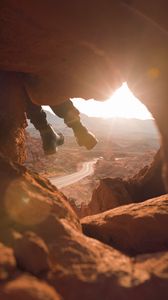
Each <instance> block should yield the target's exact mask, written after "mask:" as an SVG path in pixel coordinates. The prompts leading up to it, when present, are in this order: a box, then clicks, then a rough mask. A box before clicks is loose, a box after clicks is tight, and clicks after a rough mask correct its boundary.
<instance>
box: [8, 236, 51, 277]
mask: <svg viewBox="0 0 168 300" xmlns="http://www.w3.org/2000/svg"><path fill="white" fill-rule="evenodd" d="M14 253H15V256H16V259H17V262H18V265H19V267H20V268H22V269H23V270H26V271H28V272H30V273H32V274H35V275H38V274H40V273H42V272H45V271H47V270H49V267H50V264H49V250H48V247H47V245H46V244H45V243H44V241H43V240H42V239H40V237H39V236H37V235H36V234H35V233H33V232H25V234H24V235H23V236H21V237H18V238H17V239H16V240H15V245H14Z"/></svg>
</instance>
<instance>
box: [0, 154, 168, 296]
mask: <svg viewBox="0 0 168 300" xmlns="http://www.w3.org/2000/svg"><path fill="white" fill-rule="evenodd" d="M0 180H1V185H0V194H1V198H0V199H1V200H0V201H1V210H0V299H1V300H9V299H13V300H14V299H17V300H58V299H65V300H78V299H80V300H86V299H87V300H102V299H103V300H111V299H115V300H127V299H129V300H131V299H136V300H142V299H143V300H159V299H167V298H168V233H167V228H168V226H167V225H168V196H167V195H165V196H162V197H160V198H156V199H151V200H148V201H145V202H143V203H137V204H128V205H125V206H120V207H118V208H115V209H112V210H109V211H107V212H104V213H101V214H99V215H96V216H90V217H86V218H84V219H83V220H82V222H81V223H82V227H83V231H84V233H83V232H82V227H81V224H80V222H79V219H78V217H77V216H76V214H75V213H74V211H73V209H72V208H71V206H70V205H69V203H68V200H67V199H66V198H65V197H64V195H63V194H61V193H60V192H59V191H58V190H57V189H56V188H55V187H53V186H52V185H51V184H50V183H49V181H47V180H46V179H44V178H42V177H39V176H38V175H37V174H35V173H31V172H28V171H27V170H26V169H25V168H24V167H21V166H19V165H17V164H11V163H10V162H8V161H7V160H5V159H3V157H1V158H0ZM86 235H88V236H86ZM98 240H99V241H98Z"/></svg>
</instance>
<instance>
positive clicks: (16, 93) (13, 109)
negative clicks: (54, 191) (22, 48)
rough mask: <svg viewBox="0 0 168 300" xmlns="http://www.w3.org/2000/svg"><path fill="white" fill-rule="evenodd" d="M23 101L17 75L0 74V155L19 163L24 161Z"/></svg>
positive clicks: (22, 93) (24, 123)
mask: <svg viewBox="0 0 168 300" xmlns="http://www.w3.org/2000/svg"><path fill="white" fill-rule="evenodd" d="M23 99H24V91H23V90H22V87H21V86H20V78H19V74H16V73H15V72H13V73H10V74H8V73H6V72H0V153H3V155H4V156H6V157H7V158H8V159H11V160H12V161H16V162H19V163H23V162H24V160H25V148H24V142H25V135H24V128H25V127H26V121H25V115H24V111H25V107H24V101H23Z"/></svg>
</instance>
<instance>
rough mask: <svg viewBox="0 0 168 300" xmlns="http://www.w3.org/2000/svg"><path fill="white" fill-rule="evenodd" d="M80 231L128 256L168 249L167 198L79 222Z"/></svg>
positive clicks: (123, 208) (162, 197) (121, 208)
mask: <svg viewBox="0 0 168 300" xmlns="http://www.w3.org/2000/svg"><path fill="white" fill-rule="evenodd" d="M82 226H83V231H84V233H85V234H87V235H88V236H91V237H94V238H96V239H99V240H100V241H102V242H104V243H107V244H109V245H111V246H113V247H115V248H117V249H120V250H121V251H124V252H126V253H128V254H134V255H135V254H138V253H148V252H149V253H150V252H157V251H163V250H166V249H167V246H168V232H167V230H166V228H167V226H168V196H167V195H165V196H161V197H159V198H154V199H151V200H147V201H145V202H142V203H138V204H130V205H125V206H122V207H118V208H115V209H113V210H109V211H106V212H104V213H102V214H98V215H94V216H90V217H89V216H88V217H86V218H84V219H83V220H82Z"/></svg>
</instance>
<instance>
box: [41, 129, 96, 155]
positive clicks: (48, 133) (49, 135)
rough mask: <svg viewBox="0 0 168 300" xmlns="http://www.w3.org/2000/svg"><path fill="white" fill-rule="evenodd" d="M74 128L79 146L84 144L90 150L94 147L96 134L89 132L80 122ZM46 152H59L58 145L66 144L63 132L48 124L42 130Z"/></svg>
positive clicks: (49, 153) (47, 153) (48, 153)
mask: <svg viewBox="0 0 168 300" xmlns="http://www.w3.org/2000/svg"><path fill="white" fill-rule="evenodd" d="M72 129H73V132H74V135H75V137H76V140H77V143H78V145H79V146H84V147H86V148H87V149H88V150H91V149H92V148H94V146H95V145H96V144H97V139H96V138H95V136H94V135H93V134H92V133H91V132H89V131H88V130H87V129H86V128H85V127H84V126H83V125H82V124H78V126H75V127H74V128H72ZM40 135H41V138H42V143H43V149H44V153H45V154H46V155H51V154H54V153H56V152H57V147H58V146H61V145H63V144H64V136H63V134H62V133H56V132H55V131H54V129H53V128H52V127H51V126H50V125H48V126H47V127H46V128H45V129H44V130H42V131H41V132H40Z"/></svg>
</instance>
